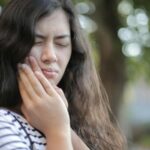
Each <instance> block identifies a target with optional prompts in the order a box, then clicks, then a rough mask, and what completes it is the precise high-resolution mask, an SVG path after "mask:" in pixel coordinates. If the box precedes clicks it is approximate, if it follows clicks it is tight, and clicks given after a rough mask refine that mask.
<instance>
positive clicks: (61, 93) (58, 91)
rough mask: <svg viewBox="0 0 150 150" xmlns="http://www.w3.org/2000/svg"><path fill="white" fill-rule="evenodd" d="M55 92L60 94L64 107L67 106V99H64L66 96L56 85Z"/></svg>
mask: <svg viewBox="0 0 150 150" xmlns="http://www.w3.org/2000/svg"><path fill="white" fill-rule="evenodd" d="M54 88H55V90H56V91H57V93H58V94H59V95H60V97H61V98H62V99H63V102H64V103H65V105H66V107H67V108H68V101H67V99H66V96H65V94H64V92H63V90H62V89H61V88H59V87H57V86H55V87H54Z"/></svg>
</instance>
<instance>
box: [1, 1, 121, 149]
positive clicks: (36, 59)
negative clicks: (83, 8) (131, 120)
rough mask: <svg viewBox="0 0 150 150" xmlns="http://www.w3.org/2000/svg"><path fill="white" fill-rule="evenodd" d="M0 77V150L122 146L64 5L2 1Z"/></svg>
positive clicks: (69, 10)
mask: <svg viewBox="0 0 150 150" xmlns="http://www.w3.org/2000/svg"><path fill="white" fill-rule="evenodd" d="M0 72H1V75H0V107H1V109H0V148H1V149H5V150H7V149H11V150H12V149H40V150H42V149H47V150H49V149H53V150H56V149H61V150H63V149H64V150H67V149H68V150H71V149H75V150H78V149H81V150H88V149H91V150H122V149H123V138H122V136H121V135H120V133H119V131H118V130H117V129H116V128H115V127H114V126H113V124H112V122H111V121H110V117H109V112H110V108H109V105H108V100H107V96H106V94H105V91H104V89H103V87H102V84H101V83H99V79H98V77H97V74H96V70H95V67H94V64H93V61H92V59H91V51H90V48H89V46H88V44H87V42H86V40H85V38H84V37H83V34H82V30H81V28H80V25H79V23H78V19H77V16H76V14H75V12H74V8H73V6H72V3H71V1H70V0H11V1H10V2H9V4H8V5H7V6H6V8H5V9H4V10H3V12H2V15H1V18H0Z"/></svg>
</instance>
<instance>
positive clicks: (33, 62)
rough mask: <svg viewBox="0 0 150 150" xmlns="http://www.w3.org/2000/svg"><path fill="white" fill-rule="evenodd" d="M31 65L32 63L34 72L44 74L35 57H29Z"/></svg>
mask: <svg viewBox="0 0 150 150" xmlns="http://www.w3.org/2000/svg"><path fill="white" fill-rule="evenodd" d="M29 63H30V66H31V68H32V70H33V72H35V71H39V72H42V71H41V68H40V67H39V65H38V63H37V61H36V59H35V58H34V57H33V56H29Z"/></svg>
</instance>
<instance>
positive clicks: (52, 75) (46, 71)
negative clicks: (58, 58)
mask: <svg viewBox="0 0 150 150" xmlns="http://www.w3.org/2000/svg"><path fill="white" fill-rule="evenodd" d="M41 70H42V73H43V74H44V75H45V77H46V78H48V79H52V78H55V77H56V76H57V75H58V71H57V70H54V69H41Z"/></svg>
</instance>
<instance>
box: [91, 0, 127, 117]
mask: <svg viewBox="0 0 150 150" xmlns="http://www.w3.org/2000/svg"><path fill="white" fill-rule="evenodd" d="M94 3H95V6H96V12H95V14H94V15H93V16H92V18H93V19H94V20H95V21H96V22H97V25H98V31H97V32H96V34H95V39H96V41H97V42H96V43H97V50H98V54H99V56H100V64H99V66H100V70H99V71H100V75H101V78H102V82H103V84H104V86H105V89H106V91H107V93H108V96H109V99H110V104H111V108H112V110H113V112H114V114H115V115H117V112H118V106H119V104H120V102H121V100H122V95H123V90H124V85H125V82H126V73H125V72H126V71H125V70H126V68H125V57H124V55H123V54H122V51H121V46H122V44H121V42H120V40H119V39H118V36H117V32H118V29H119V27H120V26H121V23H120V21H119V16H118V13H117V6H118V1H117V0H94ZM98 43H99V44H98Z"/></svg>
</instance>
